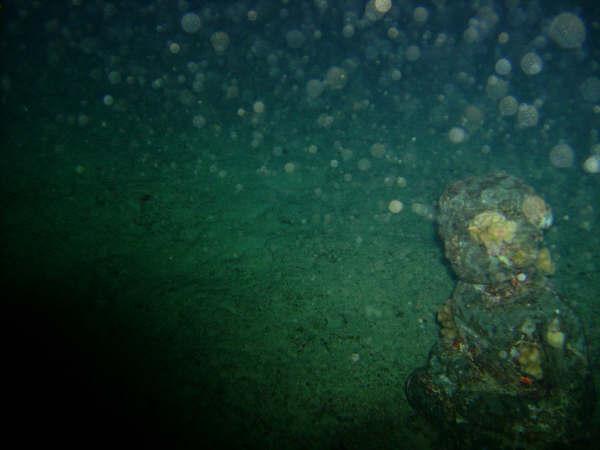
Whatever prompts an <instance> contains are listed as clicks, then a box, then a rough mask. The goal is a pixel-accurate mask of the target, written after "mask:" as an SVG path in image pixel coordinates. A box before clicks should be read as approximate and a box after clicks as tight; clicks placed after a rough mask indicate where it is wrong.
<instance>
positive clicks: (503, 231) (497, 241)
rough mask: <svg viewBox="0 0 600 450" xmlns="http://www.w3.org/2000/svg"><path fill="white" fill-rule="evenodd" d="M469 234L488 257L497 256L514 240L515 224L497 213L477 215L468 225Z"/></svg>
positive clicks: (488, 212)
mask: <svg viewBox="0 0 600 450" xmlns="http://www.w3.org/2000/svg"><path fill="white" fill-rule="evenodd" d="M468 230H469V234H470V235H471V237H472V238H473V239H474V240H475V241H476V242H478V243H480V244H483V245H484V246H485V248H486V250H487V252H488V253H489V254H490V255H499V254H500V253H501V252H502V249H503V246H504V245H505V244H507V243H510V242H512V241H513V239H514V238H515V233H516V231H517V223H516V222H514V221H512V220H508V219H507V218H506V217H505V216H504V215H503V214H502V213H499V212H498V211H484V212H482V213H480V214H477V215H476V216H475V217H474V218H473V219H472V220H471V221H470V222H469V225H468Z"/></svg>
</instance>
